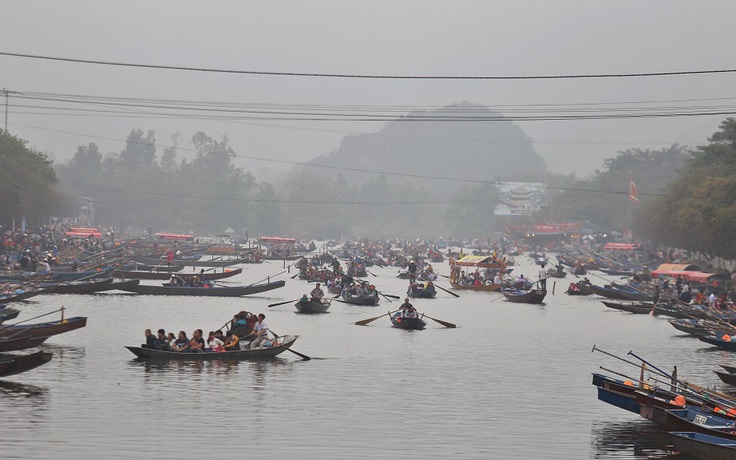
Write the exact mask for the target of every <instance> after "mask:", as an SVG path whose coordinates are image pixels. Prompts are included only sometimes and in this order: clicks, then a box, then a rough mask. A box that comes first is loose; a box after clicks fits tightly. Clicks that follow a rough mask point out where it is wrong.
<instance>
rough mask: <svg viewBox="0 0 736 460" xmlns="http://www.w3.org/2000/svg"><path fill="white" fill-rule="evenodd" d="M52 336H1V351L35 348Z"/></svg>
mask: <svg viewBox="0 0 736 460" xmlns="http://www.w3.org/2000/svg"><path fill="white" fill-rule="evenodd" d="M49 337H50V336H48V335H45V336H35V335H34V336H25V337H17V338H16V337H13V336H10V337H8V338H0V351H3V352H4V351H17V350H26V349H28V348H34V347H37V346H39V345H41V344H42V343H44V342H45V341H46V340H48V338H49Z"/></svg>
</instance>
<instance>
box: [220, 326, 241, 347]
mask: <svg viewBox="0 0 736 460" xmlns="http://www.w3.org/2000/svg"><path fill="white" fill-rule="evenodd" d="M238 349H240V339H239V338H238V336H237V335H235V334H233V331H227V335H226V336H225V345H224V346H223V348H222V351H231V350H238Z"/></svg>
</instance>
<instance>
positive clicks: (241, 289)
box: [122, 280, 286, 297]
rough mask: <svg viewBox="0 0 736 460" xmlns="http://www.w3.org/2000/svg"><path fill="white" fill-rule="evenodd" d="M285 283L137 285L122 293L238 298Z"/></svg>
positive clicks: (279, 286)
mask: <svg viewBox="0 0 736 460" xmlns="http://www.w3.org/2000/svg"><path fill="white" fill-rule="evenodd" d="M285 284H286V282H285V281H283V280H282V281H274V282H271V283H266V284H254V285H252V286H233V287H214V288H205V287H187V286H151V285H145V284H139V285H137V286H130V287H125V288H124V289H122V290H124V291H128V292H135V293H136V294H142V295H189V296H208V297H240V296H243V295H251V294H258V293H260V292H266V291H271V290H273V289H278V288H281V287H284V285H285Z"/></svg>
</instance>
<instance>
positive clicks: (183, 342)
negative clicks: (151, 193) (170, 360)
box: [171, 331, 189, 352]
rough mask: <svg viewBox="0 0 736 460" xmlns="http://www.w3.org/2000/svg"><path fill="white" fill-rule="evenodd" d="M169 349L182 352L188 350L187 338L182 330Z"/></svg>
mask: <svg viewBox="0 0 736 460" xmlns="http://www.w3.org/2000/svg"><path fill="white" fill-rule="evenodd" d="M171 351H178V352H184V351H189V339H188V338H187V334H186V333H185V332H184V331H179V338H177V339H176V342H174V347H173V348H172V350H171Z"/></svg>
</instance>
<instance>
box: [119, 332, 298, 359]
mask: <svg viewBox="0 0 736 460" xmlns="http://www.w3.org/2000/svg"><path fill="white" fill-rule="evenodd" d="M297 338H299V336H298V335H291V336H289V335H287V336H283V337H281V339H283V340H282V341H281V342H279V345H277V346H274V347H265V348H256V349H253V350H249V349H246V350H232V351H219V352H218V351H203V352H176V351H164V350H153V349H150V348H142V347H125V348H127V349H128V350H130V352H131V353H133V354H134V355H135V356H136V357H137V358H139V359H150V360H178V361H215V360H218V361H219V360H237V361H246V360H247V361H258V360H268V359H273V358H274V357H276V356H278V355H280V354H281V353H283V352H285V351H286V350H288V349H289V348H290V347H291V346H292V345H293V344H294V342H295V341H296V339H297Z"/></svg>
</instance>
